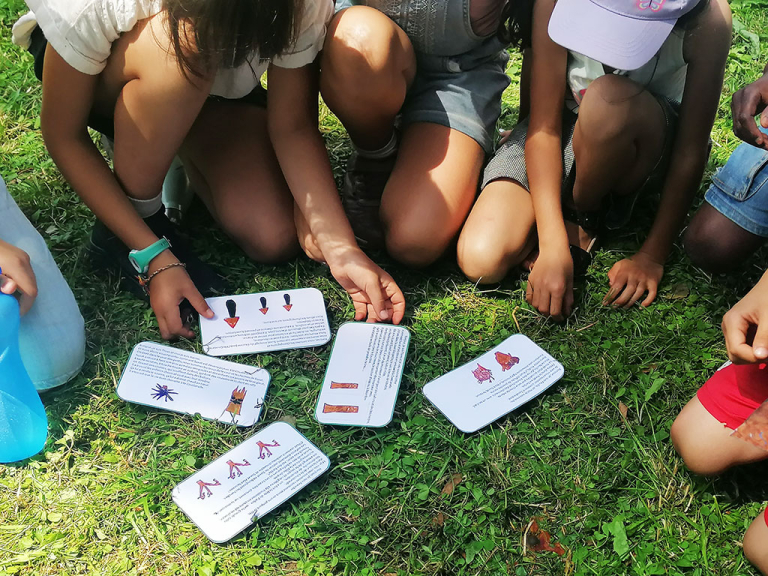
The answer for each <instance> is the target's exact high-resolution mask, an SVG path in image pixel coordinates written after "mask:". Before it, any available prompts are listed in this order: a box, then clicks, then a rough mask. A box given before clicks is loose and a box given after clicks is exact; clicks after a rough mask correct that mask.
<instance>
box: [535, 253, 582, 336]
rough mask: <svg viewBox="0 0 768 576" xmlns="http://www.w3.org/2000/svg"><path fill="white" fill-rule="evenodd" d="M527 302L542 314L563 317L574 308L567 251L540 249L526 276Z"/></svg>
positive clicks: (557, 318) (555, 317) (569, 256)
mask: <svg viewBox="0 0 768 576" xmlns="http://www.w3.org/2000/svg"><path fill="white" fill-rule="evenodd" d="M525 299H526V300H527V301H528V304H530V305H531V306H533V307H534V308H536V309H537V310H538V311H539V312H540V313H542V314H544V315H545V316H552V317H553V318H554V319H555V320H558V321H559V320H562V319H563V318H566V317H568V316H570V315H571V310H572V308H573V258H571V253H570V251H569V250H565V251H562V253H560V252H550V253H545V252H542V253H540V254H539V257H538V258H537V259H536V262H535V263H534V264H533V268H532V269H531V273H530V275H529V276H528V289H527V291H526V294H525Z"/></svg>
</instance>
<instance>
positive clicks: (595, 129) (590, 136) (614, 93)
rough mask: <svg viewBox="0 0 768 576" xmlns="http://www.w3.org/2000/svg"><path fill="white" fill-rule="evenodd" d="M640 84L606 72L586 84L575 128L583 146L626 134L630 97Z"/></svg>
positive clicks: (632, 98) (635, 93)
mask: <svg viewBox="0 0 768 576" xmlns="http://www.w3.org/2000/svg"><path fill="white" fill-rule="evenodd" d="M642 93H643V88H642V87H641V86H639V85H638V84H636V83H635V82H633V81H632V80H628V79H627V78H623V77H620V76H614V75H612V74H607V75H605V76H601V77H600V78H598V79H597V80H595V81H594V82H592V83H591V84H590V85H589V88H588V89H587V91H586V92H585V93H584V99H583V100H582V102H581V105H580V106H579V119H578V126H579V128H578V130H579V136H580V139H581V140H582V144H583V145H584V146H586V145H589V144H590V143H597V144H605V142H609V141H613V140H615V139H616V138H625V137H626V136H627V127H628V124H629V123H630V122H631V121H632V120H633V118H634V117H633V114H632V108H633V106H634V103H633V101H634V100H635V98H637V97H638V96H639V95H640V94H642Z"/></svg>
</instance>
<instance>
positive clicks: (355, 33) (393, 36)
mask: <svg viewBox="0 0 768 576" xmlns="http://www.w3.org/2000/svg"><path fill="white" fill-rule="evenodd" d="M415 74H416V57H415V55H414V52H413V47H412V46H411V42H410V40H408V36H407V35H406V34H405V32H404V31H403V30H402V29H401V28H399V27H398V26H397V25H396V24H395V23H394V22H393V21H392V20H390V19H389V18H388V17H387V16H385V15H384V14H383V13H381V12H380V11H378V10H376V9H374V8H369V7H367V6H354V7H352V8H348V9H346V10H343V11H341V12H339V14H337V15H336V17H335V18H334V19H333V21H332V22H331V24H330V26H329V29H328V34H327V36H326V40H325V46H324V48H323V54H322V74H321V75H320V90H321V92H322V95H323V100H324V101H325V103H326V104H327V105H328V107H329V108H330V109H331V110H332V111H333V112H334V114H336V116H338V118H339V120H341V122H342V123H343V124H344V126H345V127H346V129H347V132H348V133H349V135H350V137H351V138H352V142H354V143H355V145H357V146H358V147H360V148H363V149H366V150H377V149H379V148H381V147H383V146H385V145H386V144H387V142H388V141H389V139H390V138H391V136H392V130H393V127H394V121H395V116H396V115H397V113H398V112H399V111H400V108H401V107H402V105H403V102H404V101H405V95H406V93H407V91H408V87H409V86H410V85H411V82H413V78H414V75H415Z"/></svg>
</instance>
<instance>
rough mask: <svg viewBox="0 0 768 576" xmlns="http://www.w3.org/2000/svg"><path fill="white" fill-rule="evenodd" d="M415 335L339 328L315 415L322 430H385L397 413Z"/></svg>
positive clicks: (358, 326) (379, 327)
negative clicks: (337, 426)
mask: <svg viewBox="0 0 768 576" xmlns="http://www.w3.org/2000/svg"><path fill="white" fill-rule="evenodd" d="M410 336H411V335H410V333H409V332H408V330H406V329H405V328H401V327H399V326H391V325H388V324H365V323H361V322H348V323H346V324H344V325H342V326H341V328H339V332H338V334H337V335H336V341H335V342H334V343H333V351H332V352H331V359H330V360H329V362H328V369H327V370H326V372H325V380H324V381H323V387H322V389H321V390H320V397H319V398H318V401H317V408H316V409H315V417H316V418H317V421H318V422H320V423H322V424H340V425H346V426H375V427H379V426H386V425H387V424H389V422H390V421H391V420H392V415H393V413H394V411H395V401H396V400H397V392H398V390H400V380H401V379H402V377H403V368H404V367H405V356H406V354H407V353H408V341H409V340H410Z"/></svg>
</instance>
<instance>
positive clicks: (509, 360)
mask: <svg viewBox="0 0 768 576" xmlns="http://www.w3.org/2000/svg"><path fill="white" fill-rule="evenodd" d="M563 373H564V370H563V366H562V364H560V363H559V362H558V361H557V360H555V359H554V358H552V356H550V355H549V354H547V353H546V352H545V351H544V350H542V349H541V348H540V347H539V346H537V345H536V344H534V343H533V341H532V340H530V339H529V338H528V337H526V336H523V335H522V334H515V335H514V336H510V337H509V338H507V339H506V340H504V342H502V343H501V344H499V345H498V346H496V347H495V348H493V349H492V350H491V351H490V352H486V353H485V354H483V355H482V356H480V357H479V358H476V359H475V360H472V362H468V363H467V364H464V365H463V366H461V367H459V368H456V369H455V370H453V371H451V372H449V373H448V374H445V375H444V376H441V377H440V378H437V379H436V380H433V381H432V382H430V383H428V384H427V385H426V386H424V394H425V395H426V397H427V398H428V399H429V401H430V402H432V404H434V405H435V407H436V408H437V409H438V410H440V412H442V413H443V414H444V415H445V416H446V418H448V420H450V421H451V423H452V424H453V425H454V426H456V428H458V429H459V430H461V431H462V432H476V431H477V430H479V429H480V428H483V427H485V426H487V425H488V424H490V423H491V422H493V421H495V420H498V419H499V418H501V417H502V416H504V415H505V414H508V413H509V412H511V411H512V410H514V409H515V408H518V407H519V406H522V405H523V404H525V403H526V402H528V401H529V400H531V399H532V398H535V397H536V396H538V395H539V394H541V393H542V392H544V391H545V390H546V389H547V388H549V387H550V386H552V385H553V384H554V383H555V382H557V381H558V380H560V378H562V377H563Z"/></svg>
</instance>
